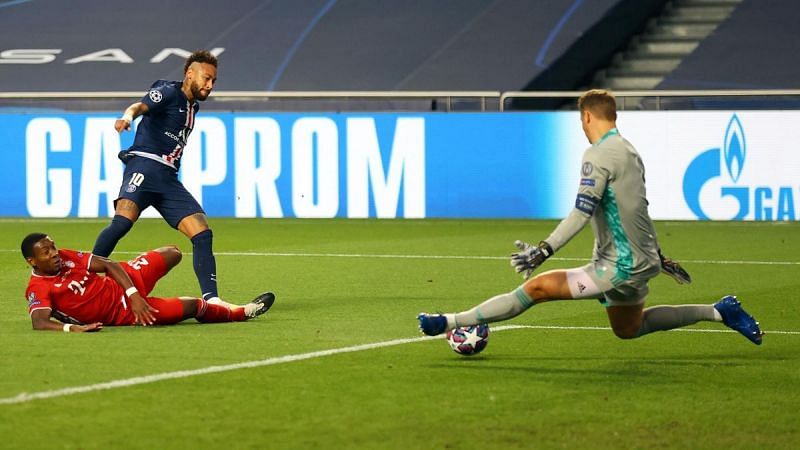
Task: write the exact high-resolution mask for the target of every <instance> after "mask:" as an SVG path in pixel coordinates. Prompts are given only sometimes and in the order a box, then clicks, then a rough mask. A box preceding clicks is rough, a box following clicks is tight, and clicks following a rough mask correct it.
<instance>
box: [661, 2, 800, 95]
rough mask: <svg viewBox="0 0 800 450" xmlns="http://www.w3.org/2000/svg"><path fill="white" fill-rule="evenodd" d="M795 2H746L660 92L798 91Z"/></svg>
mask: <svg viewBox="0 0 800 450" xmlns="http://www.w3.org/2000/svg"><path fill="white" fill-rule="evenodd" d="M798 22H800V8H798V3H797V1H796V0H770V1H768V2H765V1H763V0H760V1H759V0H743V1H742V2H741V4H740V5H739V6H738V7H737V8H736V9H735V10H734V11H733V13H732V14H731V16H730V17H729V18H728V19H727V20H726V21H724V22H723V23H722V24H720V26H719V27H718V28H717V29H716V30H714V32H713V33H711V35H709V36H708V37H707V38H706V39H704V40H703V41H702V42H701V43H700V44H699V45H698V47H697V48H696V49H695V50H694V51H693V52H692V53H691V54H689V55H688V56H687V57H686V58H684V59H683V60H682V61H681V64H680V65H679V66H678V67H677V68H676V69H675V70H674V71H672V72H671V73H669V74H668V75H667V76H666V77H665V78H664V80H663V81H662V82H661V83H659V84H658V88H659V89H794V88H797V86H798V80H800V60H798V59H797V58H794V57H792V56H791V55H793V54H794V52H795V49H794V45H795V43H796V42H797V36H798V34H797V24H798Z"/></svg>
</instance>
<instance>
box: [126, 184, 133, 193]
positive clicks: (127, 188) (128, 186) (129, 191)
mask: <svg viewBox="0 0 800 450" xmlns="http://www.w3.org/2000/svg"><path fill="white" fill-rule="evenodd" d="M125 192H127V193H129V194H130V193H133V192H136V185H135V184H129V185H127V186H125Z"/></svg>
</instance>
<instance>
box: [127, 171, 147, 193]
mask: <svg viewBox="0 0 800 450" xmlns="http://www.w3.org/2000/svg"><path fill="white" fill-rule="evenodd" d="M143 182H144V174H142V173H139V172H134V173H132V174H131V179H130V181H128V186H126V187H125V190H126V191H127V192H134V191H135V190H136V188H137V187H139V186H141V185H142V183H143Z"/></svg>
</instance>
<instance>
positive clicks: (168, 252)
mask: <svg viewBox="0 0 800 450" xmlns="http://www.w3.org/2000/svg"><path fill="white" fill-rule="evenodd" d="M156 251H157V252H158V253H159V254H160V255H161V256H162V257H163V258H164V262H166V264H167V266H168V267H169V268H172V267H175V266H176V265H177V264H178V263H179V262H181V259H183V253H181V249H179V248H178V247H177V246H175V245H167V246H165V247H161V248H159V249H157V250H156Z"/></svg>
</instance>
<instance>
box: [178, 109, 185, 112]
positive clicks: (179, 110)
mask: <svg viewBox="0 0 800 450" xmlns="http://www.w3.org/2000/svg"><path fill="white" fill-rule="evenodd" d="M178 112H186V110H185V109H181V108H178Z"/></svg>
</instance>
